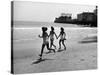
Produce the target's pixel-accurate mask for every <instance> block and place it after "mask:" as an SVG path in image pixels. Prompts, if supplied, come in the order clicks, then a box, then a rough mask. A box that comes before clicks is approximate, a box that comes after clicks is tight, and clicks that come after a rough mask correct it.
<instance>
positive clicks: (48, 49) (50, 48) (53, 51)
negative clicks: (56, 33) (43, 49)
mask: <svg viewBox="0 0 100 75" xmlns="http://www.w3.org/2000/svg"><path fill="white" fill-rule="evenodd" d="M47 49H48V50H50V51H51V50H53V52H55V50H54V49H51V48H49V43H48V44H47Z"/></svg>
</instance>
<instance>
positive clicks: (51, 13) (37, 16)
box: [14, 1, 95, 22]
mask: <svg viewBox="0 0 100 75" xmlns="http://www.w3.org/2000/svg"><path fill="white" fill-rule="evenodd" d="M94 9H95V6H94V5H79V4H78V5H76V4H60V3H43V2H32V1H15V2H14V21H39V22H53V21H54V19H55V17H59V16H60V15H61V13H71V14H72V18H77V14H79V13H82V12H93V10H94Z"/></svg>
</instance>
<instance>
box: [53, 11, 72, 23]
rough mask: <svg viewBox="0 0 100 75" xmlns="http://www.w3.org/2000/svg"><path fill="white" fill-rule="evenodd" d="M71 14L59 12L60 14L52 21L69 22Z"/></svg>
mask: <svg viewBox="0 0 100 75" xmlns="http://www.w3.org/2000/svg"><path fill="white" fill-rule="evenodd" d="M71 16H72V14H70V13H61V16H59V17H58V18H56V19H55V21H54V22H56V23H67V22H70V21H71V20H72V17H71Z"/></svg>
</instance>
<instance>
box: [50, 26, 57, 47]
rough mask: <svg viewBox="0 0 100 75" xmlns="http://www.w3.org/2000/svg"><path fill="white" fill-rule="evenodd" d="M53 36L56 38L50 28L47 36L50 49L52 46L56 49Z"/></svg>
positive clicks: (52, 29) (52, 28)
mask: <svg viewBox="0 0 100 75" xmlns="http://www.w3.org/2000/svg"><path fill="white" fill-rule="evenodd" d="M54 35H55V37H56V38H57V35H56V33H55V32H54V27H51V31H50V34H49V37H50V48H52V46H53V47H54V48H55V49H56V46H55V45H54Z"/></svg>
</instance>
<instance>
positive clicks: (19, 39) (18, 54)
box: [13, 25, 97, 74]
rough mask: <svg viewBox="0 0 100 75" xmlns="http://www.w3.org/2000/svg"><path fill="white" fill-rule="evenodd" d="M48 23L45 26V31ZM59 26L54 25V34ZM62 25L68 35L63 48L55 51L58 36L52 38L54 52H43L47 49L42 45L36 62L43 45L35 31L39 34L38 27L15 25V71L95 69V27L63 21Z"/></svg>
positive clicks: (58, 29)
mask: <svg viewBox="0 0 100 75" xmlns="http://www.w3.org/2000/svg"><path fill="white" fill-rule="evenodd" d="M41 26H42V25H41ZM50 26H51V25H49V26H47V27H48V31H47V32H48V34H49V32H50ZM61 26H62V25H59V26H56V25H54V27H55V32H56V34H57V35H59V33H60V27H61ZM64 29H65V33H66V39H67V40H66V41H65V44H66V51H61V52H57V50H58V48H59V44H58V42H59V39H56V38H55V41H54V44H55V45H56V46H57V49H56V53H50V54H46V52H48V50H47V49H46V48H45V49H44V54H43V59H44V60H43V61H41V62H37V61H38V60H37V59H38V58H39V54H40V51H41V45H42V39H41V38H39V37H38V35H41V34H42V31H41V27H39V26H33V27H30V26H27V25H26V26H25V27H24V26H20V25H19V26H15V28H14V40H13V43H14V49H13V51H14V73H15V74H23V73H41V72H57V71H74V70H89V69H97V28H89V27H79V26H75V27H74V26H73V27H69V26H68V27H67V26H66V25H65V26H64ZM62 48H63V46H62Z"/></svg>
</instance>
